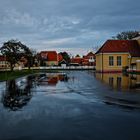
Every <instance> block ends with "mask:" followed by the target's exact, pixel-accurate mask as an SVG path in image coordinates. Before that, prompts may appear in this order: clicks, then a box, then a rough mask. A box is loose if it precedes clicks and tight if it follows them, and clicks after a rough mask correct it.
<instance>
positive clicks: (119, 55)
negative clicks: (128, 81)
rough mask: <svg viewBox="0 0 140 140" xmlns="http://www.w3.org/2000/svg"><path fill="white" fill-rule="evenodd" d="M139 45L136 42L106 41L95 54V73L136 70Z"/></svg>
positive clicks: (139, 58) (139, 50)
mask: <svg viewBox="0 0 140 140" xmlns="http://www.w3.org/2000/svg"><path fill="white" fill-rule="evenodd" d="M137 60H140V45H139V44H138V42H137V41H136V40H107V41H106V42H105V43H104V44H103V46H102V47H101V48H100V49H99V50H98V51H97V52H96V71H97V72H122V71H123V70H129V71H131V70H136V69H137V67H136V66H137Z"/></svg>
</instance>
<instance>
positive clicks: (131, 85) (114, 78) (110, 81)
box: [95, 73, 140, 90]
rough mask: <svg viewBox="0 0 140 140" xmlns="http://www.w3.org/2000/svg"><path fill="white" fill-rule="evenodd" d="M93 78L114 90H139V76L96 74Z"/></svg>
mask: <svg viewBox="0 0 140 140" xmlns="http://www.w3.org/2000/svg"><path fill="white" fill-rule="evenodd" d="M95 77H96V78H97V79H98V80H100V81H102V82H103V83H105V84H107V85H109V86H111V87H112V88H114V89H121V90H126V89H138V90H140V75H137V74H121V73H96V74H95Z"/></svg>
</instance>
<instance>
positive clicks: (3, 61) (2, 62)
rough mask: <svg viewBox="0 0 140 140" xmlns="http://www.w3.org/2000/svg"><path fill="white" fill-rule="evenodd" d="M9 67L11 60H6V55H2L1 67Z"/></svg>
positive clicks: (0, 56) (0, 59) (0, 57)
mask: <svg viewBox="0 0 140 140" xmlns="http://www.w3.org/2000/svg"><path fill="white" fill-rule="evenodd" d="M5 68H9V62H8V61H7V60H6V57H5V56H3V55H0V69H5Z"/></svg>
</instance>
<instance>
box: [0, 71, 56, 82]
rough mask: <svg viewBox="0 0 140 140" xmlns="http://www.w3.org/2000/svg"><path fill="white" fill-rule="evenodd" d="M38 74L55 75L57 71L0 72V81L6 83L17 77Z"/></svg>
mask: <svg viewBox="0 0 140 140" xmlns="http://www.w3.org/2000/svg"><path fill="white" fill-rule="evenodd" d="M39 72H43V73H45V72H47V73H52V72H53V73H55V72H56V73H57V72H58V70H32V69H30V70H28V69H27V70H21V71H19V70H15V71H12V72H11V71H0V81H6V80H12V79H16V78H19V77H23V76H26V75H30V74H35V73H39Z"/></svg>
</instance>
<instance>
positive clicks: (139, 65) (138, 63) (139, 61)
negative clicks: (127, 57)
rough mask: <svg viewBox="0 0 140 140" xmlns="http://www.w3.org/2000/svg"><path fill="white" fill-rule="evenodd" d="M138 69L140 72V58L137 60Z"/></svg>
mask: <svg viewBox="0 0 140 140" xmlns="http://www.w3.org/2000/svg"><path fill="white" fill-rule="evenodd" d="M136 71H137V72H140V59H139V60H137V61H136Z"/></svg>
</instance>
